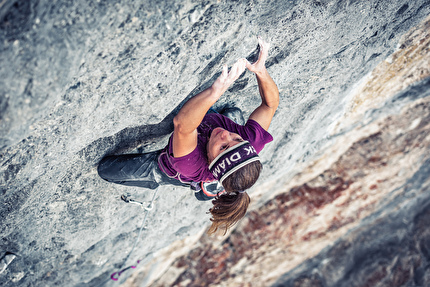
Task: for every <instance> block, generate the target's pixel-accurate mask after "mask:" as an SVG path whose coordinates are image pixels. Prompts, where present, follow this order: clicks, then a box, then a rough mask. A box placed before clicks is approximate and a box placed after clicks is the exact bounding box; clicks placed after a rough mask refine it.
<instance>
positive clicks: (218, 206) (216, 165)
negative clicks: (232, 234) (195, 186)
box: [208, 128, 262, 233]
mask: <svg viewBox="0 0 430 287" xmlns="http://www.w3.org/2000/svg"><path fill="white" fill-rule="evenodd" d="M218 129H219V130H218ZM212 135H213V136H214V137H215V138H213V139H212V136H211V139H210V140H209V143H208V157H209V160H210V164H209V170H210V171H211V173H212V174H213V176H214V177H215V178H216V179H217V180H218V181H219V182H220V183H221V184H222V185H223V187H224V188H225V190H226V193H224V194H222V195H220V196H218V197H217V198H216V199H215V200H214V201H212V203H213V204H214V207H213V208H211V209H210V210H209V211H210V213H211V214H212V218H211V221H212V226H211V228H210V229H209V233H214V232H215V231H216V230H217V229H218V228H221V229H224V233H225V232H226V231H227V230H228V228H230V227H231V226H232V225H234V224H235V223H236V222H237V221H239V220H240V219H241V218H242V217H243V216H245V213H246V210H247V208H248V205H249V202H250V198H249V196H248V194H247V193H246V192H245V190H247V189H249V188H250V187H251V186H253V185H254V183H255V182H256V181H257V179H258V177H259V175H260V172H261V169H262V165H261V162H260V158H259V157H258V154H257V152H256V151H255V149H254V147H253V146H252V145H251V144H250V143H249V142H248V141H244V140H243V139H242V138H241V137H240V136H239V135H237V134H235V133H231V132H229V131H226V130H224V129H220V128H217V129H215V130H214V131H213V132H212ZM211 140H212V141H211Z"/></svg>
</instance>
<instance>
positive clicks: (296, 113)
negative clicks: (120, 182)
mask: <svg viewBox="0 0 430 287" xmlns="http://www.w3.org/2000/svg"><path fill="white" fill-rule="evenodd" d="M393 2H395V3H393ZM429 14H430V3H429V2H428V1H426V0H417V1H340V0H339V1H253V0H249V1H237V2H234V3H233V2H232V3H229V2H222V1H205V2H201V1H196V2H195V3H194V2H192V1H145V2H144V3H136V1H122V2H121V3H113V2H110V1H94V2H93V1H76V2H68V1H64V2H61V1H33V2H31V1H13V0H9V1H8V0H6V1H3V2H2V3H1V4H0V29H1V30H0V32H1V34H0V35H1V39H0V47H1V54H0V60H1V63H2V65H1V67H0V73H1V77H0V81H1V82H0V87H1V90H0V91H1V93H0V97H1V98H0V130H1V134H0V135H1V138H0V148H1V150H0V190H1V192H2V202H1V205H0V215H1V218H2V220H1V223H0V224H1V230H2V234H1V241H0V252H1V253H0V257H1V258H3V259H2V260H3V261H4V262H7V264H6V263H5V264H4V268H3V267H2V270H3V271H2V272H1V273H0V277H1V280H2V282H6V283H5V285H6V286H29V285H35V286H52V285H60V286H117V285H118V283H122V284H123V285H124V286H147V285H148V286H169V285H176V286H209V285H213V286H427V285H430V270H429V267H428V266H429V261H430V256H429V250H430V243H429V242H430V233H429V231H428V228H427V226H429V223H430V222H429V216H430V214H429V210H430V195H429V192H428V191H429V178H430V170H429V168H430V153H429V145H430V136H429V134H430V131H429V130H430V97H429V96H430V79H429V76H430V71H429V67H430V60H429V59H430V49H429V46H430V44H429V43H430V36H429V31H430V19H429V18H426V17H427V16H428V15H429ZM257 35H261V36H262V37H263V38H266V39H268V40H269V41H270V42H271V43H272V48H271V50H270V53H269V60H268V63H267V66H268V68H269V72H270V73H271V75H272V76H273V78H274V80H275V82H276V83H277V84H278V87H279V89H280V93H281V105H280V107H279V110H278V111H277V113H276V115H275V118H274V120H273V122H272V125H271V127H270V129H269V131H270V132H271V133H272V135H273V137H274V141H273V142H272V143H270V144H269V145H267V147H266V148H265V149H264V150H263V152H262V153H261V154H260V155H261V157H262V159H263V164H264V172H263V174H262V177H261V179H260V180H259V182H258V184H257V185H256V186H255V187H254V188H253V189H252V190H251V191H250V195H251V197H252V199H253V205H252V207H251V210H250V211H249V213H248V215H247V217H246V218H245V219H244V220H243V221H242V222H241V223H240V224H239V225H238V226H237V227H236V228H235V229H234V230H233V231H232V232H231V233H230V234H228V235H227V236H226V237H215V238H214V237H207V236H206V235H203V233H204V230H205V228H206V227H207V226H208V224H209V220H208V219H209V216H208V215H207V214H206V211H207V210H208V209H209V208H210V205H211V204H210V203H201V202H197V201H196V200H195V198H194V196H193V193H192V192H191V191H190V190H188V189H186V188H178V187H167V186H166V187H163V188H160V189H159V190H158V192H157V193H156V194H155V195H154V193H153V191H151V190H144V189H139V188H130V187H123V186H117V185H113V184H109V183H106V182H104V181H103V180H101V179H100V178H99V177H98V176H97V174H96V166H97V163H98V161H99V160H100V159H101V158H102V157H103V156H104V155H107V154H114V153H123V152H135V151H136V150H138V151H150V150H155V149H159V148H162V147H163V146H164V145H165V143H166V140H167V138H168V136H169V134H170V132H171V130H172V118H173V116H174V115H175V113H176V112H177V110H178V109H179V108H180V106H181V104H182V103H183V102H184V101H186V100H187V99H188V98H189V97H191V96H193V95H195V94H196V93H197V92H198V91H199V90H201V89H203V88H205V87H207V86H208V85H210V84H211V83H212V81H213V80H214V79H215V78H216V77H217V76H218V75H219V71H220V70H221V67H222V65H223V64H228V65H231V64H232V63H233V62H234V61H235V60H236V59H237V58H239V57H248V58H250V59H251V58H253V57H254V56H255V47H256V44H257V41H256V36H257ZM258 104H259V96H258V90H257V83H256V81H255V79H254V77H253V75H252V74H251V73H249V72H247V73H245V74H244V75H243V76H242V77H241V78H240V79H239V80H238V81H237V82H236V83H235V85H234V86H233V87H232V88H231V89H230V90H229V91H228V92H227V93H226V94H225V95H224V96H223V98H222V99H221V100H220V101H219V102H218V103H217V104H216V106H215V108H218V109H220V108H222V107H225V106H238V107H240V108H242V109H243V111H244V113H245V115H246V116H248V115H249V114H250V113H251V112H252V111H253V109H254V108H255V107H256V106H257V105H258ZM124 193H127V194H128V195H129V196H130V197H132V198H134V199H135V200H138V201H147V202H148V201H150V200H151V199H152V197H153V196H155V198H156V201H155V205H154V208H153V209H152V210H151V211H148V212H147V211H145V210H143V209H141V208H140V207H139V206H138V205H133V204H131V203H128V204H126V203H124V202H123V201H121V200H120V196H121V195H122V194H124ZM144 218H145V222H146V224H145V228H144V229H143V231H142V233H141V237H140V240H139V242H138V243H137V246H136V247H135V248H134V249H133V245H134V243H135V241H136V238H137V237H138V235H139V231H140V227H141V224H142V221H143V220H144ZM7 256H8V257H7ZM11 256H14V258H13V260H6V259H7V258H9V257H11ZM6 257H7V258H6ZM3 261H2V262H3ZM137 262H139V263H137ZM129 266H134V267H135V268H129V269H127V270H126V271H124V272H123V273H122V274H121V275H120V276H119V277H118V278H119V280H118V281H113V280H111V278H110V276H111V274H112V273H114V272H119V271H120V270H121V269H123V268H126V267H129ZM116 276H118V273H117V274H116Z"/></svg>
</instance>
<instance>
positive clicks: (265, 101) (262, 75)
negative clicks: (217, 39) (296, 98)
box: [246, 38, 279, 131]
mask: <svg viewBox="0 0 430 287" xmlns="http://www.w3.org/2000/svg"><path fill="white" fill-rule="evenodd" d="M258 41H259V44H260V55H259V57H258V60H257V62H255V63H254V64H250V63H249V62H247V64H246V67H247V68H248V70H250V71H251V72H254V73H255V75H256V77H257V82H258V90H259V91H260V96H261V104H260V106H259V107H258V108H256V109H255V110H254V111H253V112H252V113H251V115H250V116H249V118H250V119H252V120H254V121H256V122H257V123H259V124H260V126H261V127H262V128H263V129H265V130H266V131H267V130H268V129H269V126H270V123H271V122H272V118H273V116H274V114H275V111H276V109H277V108H278V105H279V90H278V87H277V86H276V84H275V82H274V81H273V79H272V77H270V75H269V72H268V71H267V69H266V66H265V62H266V59H267V56H268V53H269V47H270V45H269V44H268V43H266V42H264V41H263V40H262V39H261V38H259V39H258Z"/></svg>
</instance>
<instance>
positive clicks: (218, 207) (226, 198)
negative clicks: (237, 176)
mask: <svg viewBox="0 0 430 287" xmlns="http://www.w3.org/2000/svg"><path fill="white" fill-rule="evenodd" d="M250 202H251V199H250V198H249V195H248V194H247V193H246V192H231V193H227V194H223V195H221V196H217V198H216V199H215V200H213V201H212V203H213V205H214V206H213V207H212V208H211V209H209V212H210V213H211V214H212V218H211V221H212V225H211V227H210V228H209V230H208V234H213V233H215V232H216V231H217V230H218V229H220V230H224V235H225V234H226V233H227V230H228V229H229V228H230V227H231V226H233V225H234V224H236V223H237V222H238V221H239V220H240V219H242V217H244V216H245V214H246V210H247V209H248V206H249V203H250Z"/></svg>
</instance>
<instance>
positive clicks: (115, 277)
mask: <svg viewBox="0 0 430 287" xmlns="http://www.w3.org/2000/svg"><path fill="white" fill-rule="evenodd" d="M157 192H158V187H157V188H156V189H155V191H154V193H153V195H152V199H151V201H150V202H149V204H148V205H147V206H146V207H145V204H146V203H147V202H145V201H144V202H139V201H135V200H133V199H130V198H128V196H127V195H125V194H123V195H121V199H122V200H123V201H125V202H127V203H134V204H138V205H140V206H141V207H142V208H143V209H144V210H145V216H144V218H143V221H142V224H141V225H140V229H139V234H138V236H137V238H136V241H135V242H134V244H133V248H131V250H130V252H129V253H128V255H127V257H126V258H125V259H124V261H123V263H122V265H121V267H120V268H119V269H121V270H120V271H118V272H114V273H112V274H111V276H110V278H111V279H112V280H114V281H118V278H119V276H121V274H122V273H123V272H124V271H126V270H128V269H130V268H133V269H134V268H136V266H134V265H132V266H129V267H126V268H123V267H124V265H125V263H126V262H127V260H128V258H130V255H131V254H132V253H133V251H134V248H135V247H136V245H137V242H138V241H139V239H140V236H141V234H142V230H143V227H144V226H145V222H146V218H147V217H148V213H149V211H151V210H152V209H153V208H154V202H155V197H156V195H157ZM139 263H140V260H137V264H139ZM137 264H136V265H137Z"/></svg>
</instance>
